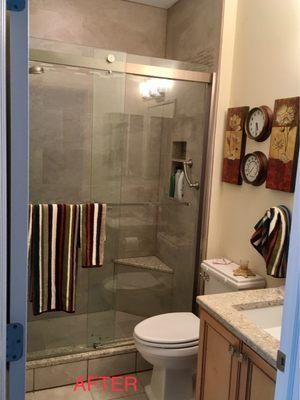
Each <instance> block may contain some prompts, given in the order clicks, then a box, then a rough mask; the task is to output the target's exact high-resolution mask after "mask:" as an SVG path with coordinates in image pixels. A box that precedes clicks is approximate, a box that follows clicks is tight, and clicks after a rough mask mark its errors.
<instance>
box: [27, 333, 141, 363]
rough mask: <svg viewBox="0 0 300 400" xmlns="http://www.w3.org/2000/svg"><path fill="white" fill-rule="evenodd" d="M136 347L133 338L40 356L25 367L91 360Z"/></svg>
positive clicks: (129, 350) (130, 351)
mask: <svg viewBox="0 0 300 400" xmlns="http://www.w3.org/2000/svg"><path fill="white" fill-rule="evenodd" d="M135 351H136V348H135V345H134V342H133V340H132V341H128V342H127V343H126V344H122V345H118V344H115V345H114V346H110V347H104V346H103V348H102V349H97V350H91V351H86V352H82V353H75V354H68V355H64V356H56V357H49V358H42V359H39V360H32V361H27V362H26V369H35V368H42V367H49V366H53V365H60V364H68V363H73V362H76V361H85V360H93V359H97V358H102V357H108V356H115V355H119V354H125V353H132V352H135Z"/></svg>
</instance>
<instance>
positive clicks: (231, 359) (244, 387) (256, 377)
mask: <svg viewBox="0 0 300 400" xmlns="http://www.w3.org/2000/svg"><path fill="white" fill-rule="evenodd" d="M200 320H201V323H200V324H201V326H200V343H199V357H198V371H197V382H196V400H262V399H263V400H273V399H274V393H275V379H276V370H275V369H274V368H273V367H271V366H270V365H269V364H268V363H266V362H265V361H264V360H263V359H262V358H261V357H260V356H259V355H258V354H256V353H255V352H254V351H253V350H251V349H250V348H249V347H248V346H246V345H245V344H244V343H243V342H242V341H241V340H240V339H238V338H237V337H236V336H235V335H233V334H232V333H231V332H229V331H228V330H227V329H226V328H225V327H224V326H223V325H222V324H220V323H219V322H218V321H216V320H215V319H214V318H212V317H211V316H210V315H209V314H208V313H206V312H205V311H201V315H200Z"/></svg>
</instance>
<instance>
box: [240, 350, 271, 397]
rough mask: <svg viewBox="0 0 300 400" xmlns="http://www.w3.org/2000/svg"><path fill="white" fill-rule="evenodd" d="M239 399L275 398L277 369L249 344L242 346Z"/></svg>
mask: <svg viewBox="0 0 300 400" xmlns="http://www.w3.org/2000/svg"><path fill="white" fill-rule="evenodd" d="M242 355H243V361H242V368H241V378H240V387H239V397H238V398H239V400H262V399H263V400H274V396H275V381H276V370H275V369H274V368H272V367H271V366H270V365H269V364H268V363H267V362H266V361H264V360H263V359H262V358H261V357H260V356H259V355H258V354H256V353H255V352H254V351H253V350H251V349H250V348H249V347H248V346H246V345H245V344H243V346H242Z"/></svg>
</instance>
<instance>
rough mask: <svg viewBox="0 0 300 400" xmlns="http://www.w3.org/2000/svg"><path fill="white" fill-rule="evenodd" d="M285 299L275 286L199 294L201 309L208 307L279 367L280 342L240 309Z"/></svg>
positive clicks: (213, 313) (276, 304) (210, 312)
mask: <svg viewBox="0 0 300 400" xmlns="http://www.w3.org/2000/svg"><path fill="white" fill-rule="evenodd" d="M283 299H284V293H283V291H282V289H280V288H274V289H259V290H247V291H240V292H232V293H222V294H215V295H205V296H198V297H197V302H198V304H199V305H200V308H201V309H204V310H206V311H207V312H208V313H209V314H210V315H211V316H212V317H214V318H215V319H217V320H218V321H219V322H220V323H221V324H222V325H224V326H225V327H226V328H227V329H228V330H229V331H231V332H232V333H233V334H234V335H236V336H237V337H238V338H239V339H241V340H242V341H243V342H245V343H246V344H247V345H248V346H249V347H250V348H251V349H253V350H254V351H255V352H256V353H258V354H259V355H260V356H261V357H262V358H263V359H264V360H266V361H267V362H268V363H269V364H271V365H272V366H273V367H274V368H276V359H277V351H278V349H279V341H278V340H277V339H276V338H274V337H273V336H271V335H270V334H268V333H267V332H265V331H264V330H263V329H261V328H259V327H258V326H257V325H255V324H254V323H253V322H252V321H251V320H250V319H248V318H247V317H246V316H245V315H243V313H242V312H240V311H242V310H250V309H254V308H262V307H269V306H278V305H281V304H283Z"/></svg>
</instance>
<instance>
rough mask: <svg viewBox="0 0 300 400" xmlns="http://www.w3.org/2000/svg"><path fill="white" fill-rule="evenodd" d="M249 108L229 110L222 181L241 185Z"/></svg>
mask: <svg viewBox="0 0 300 400" xmlns="http://www.w3.org/2000/svg"><path fill="white" fill-rule="evenodd" d="M248 111H249V107H236V108H229V109H228V113H227V122H226V131H225V143H224V159H223V174H222V181H223V182H227V183H232V184H234V185H241V184H242V183H243V180H242V177H241V174H240V167H241V160H242V158H243V157H244V154H245V146H246V134H245V131H244V125H245V119H246V116H247V113H248Z"/></svg>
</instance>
